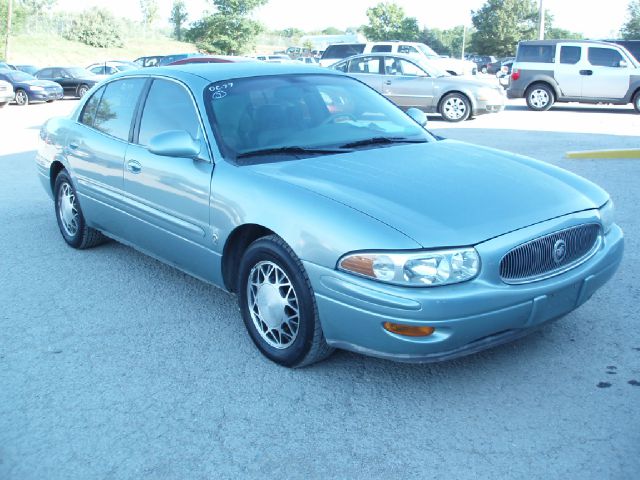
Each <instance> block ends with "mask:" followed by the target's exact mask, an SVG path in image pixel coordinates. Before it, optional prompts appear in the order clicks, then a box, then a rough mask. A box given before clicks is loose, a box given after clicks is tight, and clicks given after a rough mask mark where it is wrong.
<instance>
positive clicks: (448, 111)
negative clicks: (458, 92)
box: [444, 97, 467, 120]
mask: <svg viewBox="0 0 640 480" xmlns="http://www.w3.org/2000/svg"><path fill="white" fill-rule="evenodd" d="M466 111H467V106H466V105H465V104H464V102H463V101H462V100H461V99H460V98H458V97H454V98H450V99H449V100H447V101H446V102H445V103H444V113H445V115H446V116H447V118H451V119H454V120H458V119H459V118H462V116H463V115H464V114H465V113H466Z"/></svg>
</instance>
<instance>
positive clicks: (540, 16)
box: [538, 0, 544, 40]
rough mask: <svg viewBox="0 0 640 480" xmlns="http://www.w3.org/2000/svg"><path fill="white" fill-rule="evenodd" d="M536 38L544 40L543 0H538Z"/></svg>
mask: <svg viewBox="0 0 640 480" xmlns="http://www.w3.org/2000/svg"><path fill="white" fill-rule="evenodd" d="M538 40H544V0H540V11H539V12H538Z"/></svg>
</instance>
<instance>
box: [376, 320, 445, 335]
mask: <svg viewBox="0 0 640 480" xmlns="http://www.w3.org/2000/svg"><path fill="white" fill-rule="evenodd" d="M382 326H383V327H384V329H385V330H388V331H389V332H391V333H396V334H398V335H404V336H405V337H428V336H429V335H431V334H432V333H433V332H435V330H436V329H435V328H433V327H414V326H411V325H403V324H400V323H391V322H384V323H383V324H382Z"/></svg>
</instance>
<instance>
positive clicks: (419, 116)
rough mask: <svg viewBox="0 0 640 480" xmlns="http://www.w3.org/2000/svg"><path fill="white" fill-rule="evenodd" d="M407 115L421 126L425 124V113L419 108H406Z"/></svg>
mask: <svg viewBox="0 0 640 480" xmlns="http://www.w3.org/2000/svg"><path fill="white" fill-rule="evenodd" d="M407 115H409V116H410V117H411V118H412V120H413V121H414V122H416V123H417V124H418V125H420V126H421V127H426V126H427V114H426V113H424V112H423V111H422V110H420V109H419V108H413V107H412V108H410V109H409V110H407Z"/></svg>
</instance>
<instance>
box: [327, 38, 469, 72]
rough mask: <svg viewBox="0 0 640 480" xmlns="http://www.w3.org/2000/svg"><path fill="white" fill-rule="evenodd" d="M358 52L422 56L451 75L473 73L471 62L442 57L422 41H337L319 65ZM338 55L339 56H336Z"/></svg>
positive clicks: (328, 63) (328, 49) (330, 63)
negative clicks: (343, 42)
mask: <svg viewBox="0 0 640 480" xmlns="http://www.w3.org/2000/svg"><path fill="white" fill-rule="evenodd" d="M359 53H399V54H403V55H411V56H415V57H419V58H422V59H424V60H427V61H429V63H432V64H434V65H436V66H437V67H438V68H439V69H440V70H443V71H445V72H448V73H450V74H451V75H475V74H476V73H477V69H476V66H475V64H474V63H473V62H469V61H467V60H459V59H456V58H443V57H442V56H440V55H438V54H437V53H436V52H434V51H433V50H432V49H431V48H430V47H428V46H427V45H425V44H424V43H416V42H397V41H392V42H369V43H345V44H342V43H339V44H334V45H329V46H328V47H327V49H326V50H325V52H324V54H323V55H322V58H321V59H320V66H322V67H328V66H330V65H332V64H333V63H335V62H336V61H338V60H340V59H343V58H347V57H350V56H352V55H357V54H359ZM338 57H339V58H338Z"/></svg>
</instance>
